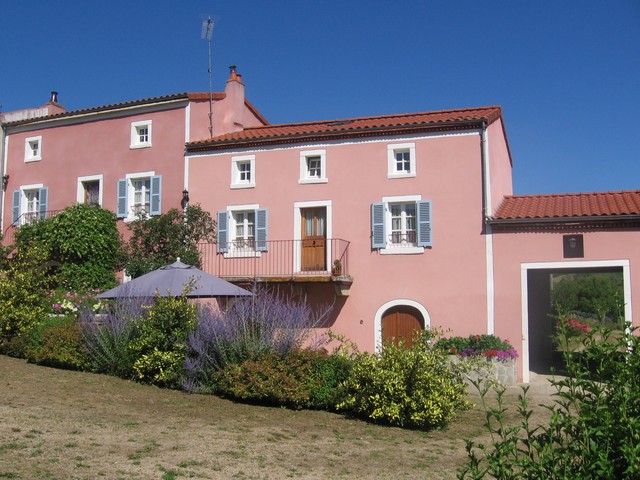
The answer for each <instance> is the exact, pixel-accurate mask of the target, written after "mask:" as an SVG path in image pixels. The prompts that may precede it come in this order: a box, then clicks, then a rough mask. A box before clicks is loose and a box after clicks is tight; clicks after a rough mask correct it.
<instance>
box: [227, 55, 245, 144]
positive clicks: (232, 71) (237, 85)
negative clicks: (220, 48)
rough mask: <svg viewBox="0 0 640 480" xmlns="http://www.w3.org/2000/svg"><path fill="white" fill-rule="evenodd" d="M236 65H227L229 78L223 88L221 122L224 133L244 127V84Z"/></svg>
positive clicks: (237, 130)
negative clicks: (223, 97)
mask: <svg viewBox="0 0 640 480" xmlns="http://www.w3.org/2000/svg"><path fill="white" fill-rule="evenodd" d="M236 68H237V67H236V66H235V65H231V66H230V67H229V79H228V80H227V85H226V87H225V89H224V93H225V94H226V96H225V99H224V104H225V105H224V113H223V115H222V118H223V120H222V123H223V126H224V127H223V128H224V130H225V131H224V132H222V133H223V134H224V133H231V132H239V131H241V130H243V129H244V120H243V118H244V108H245V106H244V84H243V83H242V76H241V75H240V74H238V73H237V72H236Z"/></svg>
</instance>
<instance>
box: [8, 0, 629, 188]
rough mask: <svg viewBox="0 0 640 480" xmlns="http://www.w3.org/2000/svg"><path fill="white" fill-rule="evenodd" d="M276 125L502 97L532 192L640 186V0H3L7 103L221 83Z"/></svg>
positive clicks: (518, 167) (76, 100) (72, 103)
mask: <svg viewBox="0 0 640 480" xmlns="http://www.w3.org/2000/svg"><path fill="white" fill-rule="evenodd" d="M208 15H211V17H212V18H213V20H214V22H215V27H214V30H213V40H212V41H213V43H212V48H213V77H214V78H213V87H214V90H222V89H223V88H224V82H225V80H226V79H227V76H228V68H227V67H228V66H229V65H232V64H236V65H238V72H239V73H241V74H242V75H243V79H244V82H245V85H246V87H247V97H248V98H249V100H250V101H251V102H252V103H253V104H254V105H255V106H256V107H257V108H258V109H259V110H260V111H261V113H262V114H263V115H264V116H265V117H266V118H267V119H268V120H269V121H270V122H271V123H289V122H302V121H310V120H325V119H337V118H345V117H357V116H367V115H379V114H393V113H405V112H416V111H428V110H440V109H449V108H463V107H474V106H485V105H501V106H502V108H503V114H504V118H505V122H506V126H507V132H508V136H509V141H510V144H511V150H512V155H513V160H514V172H513V178H514V191H515V193H518V194H529V193H565V192H576V191H604V190H635V189H640V131H639V127H638V122H637V119H638V114H639V113H640V1H639V0H609V1H604V0H593V1H582V0H537V1H535V2H531V1H529V2H526V1H524V0H522V1H520V0H485V1H479V0H457V1H456V0H398V1H390V0H386V1H381V0H341V1H338V0H314V1H310V0H271V1H265V0H244V1H222V0H218V1H213V0H208V1H205V0H174V1H170V0H155V1H146V2H140V1H139V2H132V1H130V0H126V1H125V0H109V1H91V0H83V1H80V0H64V1H54V0H21V1H16V0H0V42H1V44H2V47H3V48H2V54H0V61H1V65H2V68H1V71H2V75H0V104H1V105H2V108H1V111H2V112H7V111H11V110H17V109H21V108H27V107H32V106H40V105H42V104H44V103H45V102H46V101H47V100H48V97H49V92H50V91H51V90H57V91H58V92H60V96H59V101H60V103H62V104H63V105H65V106H66V107H67V108H68V109H70V110H75V109H80V108H86V107H91V106H98V105H105V104H109V103H116V102H122V101H127V100H134V99H138V98H145V97H151V96H157V95H165V94H170V93H179V92H186V91H206V90H207V89H208V85H209V81H208V74H207V65H208V61H207V44H206V41H205V40H202V39H201V38H200V33H201V25H202V21H203V20H204V19H206V17H207V16H208Z"/></svg>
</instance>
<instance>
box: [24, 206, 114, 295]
mask: <svg viewBox="0 0 640 480" xmlns="http://www.w3.org/2000/svg"><path fill="white" fill-rule="evenodd" d="M33 246H39V247H40V248H41V249H43V250H44V252H46V255H47V257H48V258H47V260H48V261H49V262H50V263H51V264H53V265H57V267H58V279H59V282H60V283H61V284H62V285H64V286H65V287H66V288H68V289H72V290H75V291H80V290H86V289H89V288H99V289H103V288H109V287H112V286H113V285H114V284H115V283H116V279H115V272H116V271H117V270H118V269H119V268H120V265H121V259H122V240H121V238H120V234H119V233H118V227H117V225H116V217H115V215H114V214H113V212H111V211H110V210H106V209H104V208H101V207H100V206H98V205H94V204H92V205H86V204H81V203H78V204H75V205H71V206H70V207H67V208H65V209H64V210H63V211H61V212H60V213H58V214H56V215H54V216H52V217H51V218H48V219H46V220H40V221H37V222H35V223H33V224H27V225H23V226H22V227H20V228H19V229H18V231H17V232H16V248H17V249H18V251H21V250H25V249H29V248H31V247H33Z"/></svg>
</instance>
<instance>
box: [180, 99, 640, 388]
mask: <svg viewBox="0 0 640 480" xmlns="http://www.w3.org/2000/svg"><path fill="white" fill-rule="evenodd" d="M186 164H187V170H188V175H187V186H188V189H189V192H190V195H191V198H192V199H193V200H195V201H197V202H199V203H201V204H202V205H203V207H204V208H205V209H207V210H209V211H211V212H215V214H216V216H217V219H218V230H219V233H218V243H217V245H211V246H208V247H207V248H204V249H203V253H204V254H205V268H206V269H207V270H208V271H210V272H211V273H214V274H217V275H221V276H223V277H225V278H227V279H229V280H232V281H235V282H241V283H242V282H252V281H257V282H259V283H265V284H268V285H271V286H272V287H273V286H275V287H276V288H277V289H279V290H280V291H281V292H284V293H287V294H292V295H306V297H307V298H308V299H310V300H311V301H312V302H313V303H314V304H318V305H319V304H330V305H333V314H332V317H331V318H330V319H329V320H328V321H327V322H326V324H325V325H324V326H325V327H329V328H331V329H332V330H333V331H334V332H336V333H338V334H343V335H345V336H346V337H347V338H349V339H350V340H352V341H354V342H356V343H357V344H358V345H359V347H360V348H361V349H363V350H369V351H373V350H374V349H377V348H379V347H380V345H381V343H382V342H383V341H384V340H385V339H387V338H391V337H395V338H405V339H409V338H410V337H411V332H412V331H413V330H414V329H420V328H425V327H429V326H431V327H440V328H442V329H444V330H445V331H446V332H447V335H462V336H467V335H470V334H480V333H493V334H496V335H498V336H500V337H501V338H504V339H508V340H509V341H510V342H511V343H512V344H513V345H514V346H515V347H516V348H517V350H518V352H519V354H520V357H519V359H518V372H519V373H518V375H519V378H520V379H521V380H523V381H528V379H529V372H530V369H531V370H533V371H544V370H545V369H548V367H549V365H550V356H551V350H552V344H551V338H550V336H551V334H552V319H551V317H550V316H549V313H550V312H551V307H550V293H549V292H550V288H551V282H552V278H553V275H554V274H561V273H566V272H600V271H619V272H622V274H623V277H624V290H625V291H624V293H625V299H624V302H625V307H624V312H625V318H626V320H627V321H629V322H634V317H633V315H632V313H633V311H634V309H637V308H640V305H638V303H637V302H638V301H640V300H638V299H637V298H636V297H637V296H636V297H633V298H632V287H631V286H632V285H633V284H634V283H637V282H640V248H639V247H638V244H639V243H638V227H639V226H640V192H614V193H604V194H574V195H552V196H537V195H533V196H513V192H512V180H511V178H512V177H511V175H512V158H511V153H510V150H509V144H508V141H507V136H506V132H505V126H504V121H503V118H502V113H501V109H500V108H499V107H481V108H470V109H460V110H449V111H436V112H423V113H414V114H403V115H390V116H382V117H366V118H351V119H343V120H335V121H322V122H308V123H296V124H287V125H267V126H257V127H251V128H244V129H243V130H239V131H237V132H233V133H229V134H225V135H220V136H217V137H214V138H211V139H207V140H201V141H196V142H191V143H189V144H188V145H187V153H186ZM576 245H577V247H576ZM336 267H339V268H336ZM634 307H635V308H634Z"/></svg>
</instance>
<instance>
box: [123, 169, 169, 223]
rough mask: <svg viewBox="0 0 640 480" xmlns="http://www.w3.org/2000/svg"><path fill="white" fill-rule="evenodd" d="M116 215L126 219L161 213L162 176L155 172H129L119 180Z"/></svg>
mask: <svg viewBox="0 0 640 480" xmlns="http://www.w3.org/2000/svg"><path fill="white" fill-rule="evenodd" d="M117 194H118V197H117V209H116V216H117V217H118V218H124V219H125V221H131V220H135V219H137V218H140V217H141V216H142V217H144V216H147V215H149V216H153V215H160V213H161V210H162V203H161V202H162V176H160V175H156V174H155V172H141V173H128V174H127V175H126V178H121V179H119V180H118V190H117Z"/></svg>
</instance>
